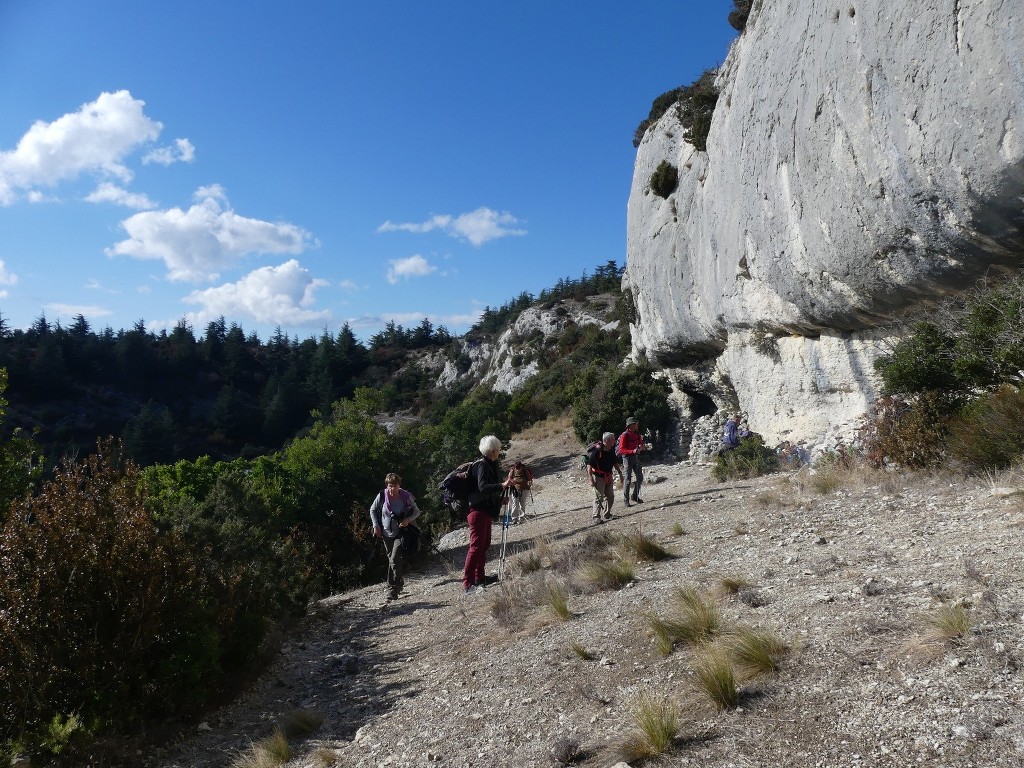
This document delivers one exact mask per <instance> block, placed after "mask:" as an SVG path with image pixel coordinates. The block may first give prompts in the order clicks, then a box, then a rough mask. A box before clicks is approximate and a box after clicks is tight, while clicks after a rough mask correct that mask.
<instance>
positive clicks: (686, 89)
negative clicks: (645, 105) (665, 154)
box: [633, 69, 718, 152]
mask: <svg viewBox="0 0 1024 768" xmlns="http://www.w3.org/2000/svg"><path fill="white" fill-rule="evenodd" d="M716 74H717V71H716V70H714V69H707V70H705V71H704V72H703V73H702V74H701V76H700V77H698V78H697V79H696V80H694V81H693V82H692V83H691V84H690V85H684V86H681V87H679V88H673V89H672V90H671V91H667V92H665V93H663V94H661V95H660V96H659V97H658V98H656V99H655V100H654V102H653V103H652V104H651V111H650V112H649V113H648V115H647V117H646V118H645V119H644V120H643V121H641V123H640V125H638V126H637V128H636V131H635V132H634V133H633V146H634V147H639V146H640V142H641V141H643V139H644V136H645V135H646V133H647V129H648V128H650V127H651V126H652V125H654V124H655V123H656V122H658V120H660V119H661V117H662V115H664V114H665V113H666V112H668V111H669V110H670V109H672V108H673V107H675V109H676V116H677V117H678V119H679V123H680V125H682V126H683V138H685V139H686V140H687V141H688V142H690V143H691V144H692V145H693V146H694V147H695V148H696V149H698V150H699V151H701V152H706V151H707V139H708V131H709V130H710V129H711V116H712V115H713V114H714V111H715V105H716V104H717V103H718V89H717V88H715V76H716Z"/></svg>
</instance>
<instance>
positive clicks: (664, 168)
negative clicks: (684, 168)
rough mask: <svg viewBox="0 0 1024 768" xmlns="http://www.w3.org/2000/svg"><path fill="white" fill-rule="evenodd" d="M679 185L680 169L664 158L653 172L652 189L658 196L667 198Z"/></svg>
mask: <svg viewBox="0 0 1024 768" xmlns="http://www.w3.org/2000/svg"><path fill="white" fill-rule="evenodd" d="M678 185H679V171H677V170H676V167H675V166H674V165H672V163H670V162H668V160H662V161H661V162H660V163H658V167H657V168H656V169H655V171H654V173H652V174H651V191H652V192H653V193H654V194H656V195H657V196H658V197H664V198H667V197H668V196H669V195H671V194H672V193H673V192H675V191H676V187H677V186H678Z"/></svg>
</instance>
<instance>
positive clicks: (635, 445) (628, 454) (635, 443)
mask: <svg viewBox="0 0 1024 768" xmlns="http://www.w3.org/2000/svg"><path fill="white" fill-rule="evenodd" d="M644 448H645V446H644V438H643V436H642V435H641V434H640V422H638V421H637V420H636V419H634V418H633V417H632V416H630V417H629V418H628V419H626V431H625V432H623V433H622V434H621V435H619V442H618V445H617V446H616V447H615V452H616V453H618V454H619V456H621V457H622V463H623V464H625V466H626V480H625V482H624V483H623V484H622V493H623V497H624V498H625V500H626V506H627V507H628V506H631V504H630V502H635V503H637V504H643V503H644V500H643V499H641V498H640V485H641V484H642V483H643V481H644V470H643V467H641V466H640V452H641V451H643V450H644ZM632 475H636V485H635V486H633V495H632V496H631V495H630V493H629V486H630V479H631V477H632Z"/></svg>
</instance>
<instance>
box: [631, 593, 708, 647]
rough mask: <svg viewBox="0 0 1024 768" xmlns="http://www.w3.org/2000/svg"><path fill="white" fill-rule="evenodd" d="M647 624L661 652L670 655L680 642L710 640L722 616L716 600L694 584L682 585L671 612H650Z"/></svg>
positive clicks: (676, 594)
mask: <svg viewBox="0 0 1024 768" xmlns="http://www.w3.org/2000/svg"><path fill="white" fill-rule="evenodd" d="M647 624H648V626H649V627H650V628H651V632H652V633H653V635H654V643H655V647H656V648H657V650H658V652H659V653H661V654H662V655H663V656H667V655H668V654H670V653H672V649H673V648H674V647H675V646H676V645H677V644H680V643H682V644H691V643H702V642H705V641H707V640H709V639H710V638H711V637H713V636H714V635H716V634H717V633H718V631H719V628H720V624H721V620H720V619H719V616H718V609H717V608H716V607H715V604H714V603H713V602H712V601H710V600H705V599H704V598H703V597H701V595H700V594H699V593H698V592H697V590H695V589H693V588H692V587H682V588H679V589H677V590H676V591H675V592H674V594H673V600H672V603H671V605H670V608H669V614H668V615H667V616H664V617H659V616H655V615H653V614H650V615H648V616H647Z"/></svg>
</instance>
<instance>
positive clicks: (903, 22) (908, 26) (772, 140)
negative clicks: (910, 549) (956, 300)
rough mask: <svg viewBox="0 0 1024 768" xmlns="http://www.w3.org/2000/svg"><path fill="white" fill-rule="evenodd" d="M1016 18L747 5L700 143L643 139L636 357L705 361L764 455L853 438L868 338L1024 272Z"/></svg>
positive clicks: (631, 235) (975, 7)
mask: <svg viewBox="0 0 1024 768" xmlns="http://www.w3.org/2000/svg"><path fill="white" fill-rule="evenodd" d="M1022 25H1024V14H1022V13H1021V7H1020V3H1019V2H1018V1H1017V0H988V1H986V2H980V3H948V2H939V1H938V0H925V1H924V2H921V3H914V4H912V5H906V4H903V5H901V4H894V3H889V2H884V1H883V0H857V2H848V3H845V4H843V3H837V2H823V1H822V0H798V1H797V2H789V3H778V2H765V3H754V10H753V12H752V13H751V15H750V18H749V19H748V21H747V26H746V29H745V31H744V32H743V34H742V35H740V37H739V38H737V40H736V41H735V43H734V44H733V46H732V48H731V50H730V52H729V55H728V57H727V59H726V61H725V63H724V64H723V65H722V67H721V69H720V73H719V79H718V85H719V87H720V95H719V98H718V105H717V108H716V110H715V113H714V118H713V121H712V124H711V129H710V133H709V135H708V140H707V152H706V153H705V152H699V151H697V150H696V149H695V148H694V147H693V146H692V145H690V144H689V143H687V141H685V140H684V138H683V135H684V130H683V126H681V125H680V123H679V121H678V117H677V114H676V112H675V110H672V109H670V110H669V111H668V112H666V113H665V115H664V116H663V117H662V118H661V119H660V121H658V122H657V124H656V125H654V126H652V127H651V128H650V129H649V130H648V131H647V133H646V136H645V137H644V139H643V141H642V143H641V144H640V146H639V149H638V152H637V159H636V165H635V171H634V177H633V184H632V189H631V192H630V198H629V205H628V224H627V226H628V232H627V268H626V274H625V279H624V289H626V290H629V291H631V292H632V293H633V295H634V300H635V304H636V309H637V322H636V323H635V325H634V326H633V327H632V329H631V330H632V334H633V343H634V355H635V356H636V357H639V358H649V359H651V360H653V361H655V362H657V363H658V364H660V365H663V366H666V367H671V368H676V369H686V368H688V367H690V366H691V365H693V364H694V363H697V362H703V363H704V364H705V367H708V366H710V367H711V368H712V372H711V373H712V376H713V378H714V380H715V382H716V384H717V388H719V389H722V390H724V394H720V393H718V392H715V391H714V390H705V392H706V393H707V394H710V395H711V396H712V397H713V398H714V399H715V400H716V402H717V403H718V405H719V407H722V408H736V407H739V408H742V409H743V410H746V411H748V412H749V413H750V418H751V426H752V428H754V429H755V430H757V431H758V432H761V433H762V434H764V435H765V436H766V439H768V440H769V441H770V442H774V441H777V440H781V439H782V438H783V437H784V436H788V437H790V438H791V439H794V440H795V439H812V440H816V439H818V437H819V436H820V435H822V434H824V433H826V432H829V431H840V432H849V431H850V430H851V429H852V428H853V425H854V424H855V420H856V418H857V417H858V416H860V415H861V414H862V413H863V412H864V410H865V405H866V404H867V403H869V402H870V401H871V400H873V399H874V397H875V396H876V394H877V385H878V382H877V379H876V377H875V376H874V372H873V369H872V362H873V360H874V359H876V358H877V357H878V356H879V354H881V353H883V352H884V350H885V342H886V339H885V336H884V333H883V332H882V331H879V330H878V327H879V326H884V325H887V324H889V323H890V318H891V317H892V316H893V315H894V314H896V313H901V312H908V311H911V310H916V311H924V310H926V309H927V306H928V304H929V302H931V301H934V300H935V299H937V298H939V297H941V296H942V295H943V294H944V293H946V292H948V291H954V290H958V289H960V288H962V287H964V286H965V285H967V284H969V282H970V280H971V278H972V277H973V276H977V275H980V274H983V273H985V272H987V271H989V270H993V269H995V270H998V269H1013V270H1016V269H1019V268H1020V265H1021V262H1020V254H1021V252H1022V250H1024V235H1022V233H1024V210H1022V208H1021V206H1020V202H1019V199H1020V195H1021V193H1022V190H1024V140H1022V136H1024V134H1022V133H1021V125H1024V70H1021V68H1020V67H1019V65H1018V64H1019V62H1020V61H1021V60H1022V58H1024V27H1022ZM981 84H984V85H981ZM662 161H667V162H669V163H671V164H672V165H673V166H675V167H676V168H677V169H678V174H679V183H678V187H677V188H676V190H675V191H674V192H672V193H671V194H669V195H668V196H667V197H664V198H663V197H660V196H659V195H657V194H655V193H654V192H652V190H651V188H650V179H651V176H652V173H653V172H654V171H655V169H656V168H657V167H658V165H659V163H661V162H662ZM673 375H676V376H679V377H682V376H685V375H686V373H685V371H683V370H677V371H676V372H675V373H674V374H673ZM787 431H788V435H785V434H784V433H786V432H787Z"/></svg>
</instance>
